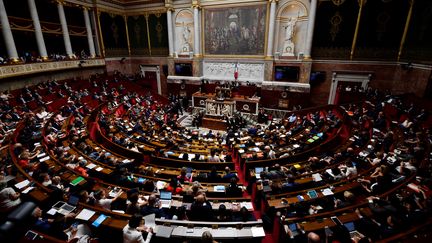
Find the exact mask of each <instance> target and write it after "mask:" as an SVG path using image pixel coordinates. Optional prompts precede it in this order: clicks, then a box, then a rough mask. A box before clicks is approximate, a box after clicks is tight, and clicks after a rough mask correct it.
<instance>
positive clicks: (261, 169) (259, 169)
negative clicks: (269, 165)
mask: <svg viewBox="0 0 432 243" xmlns="http://www.w3.org/2000/svg"><path fill="white" fill-rule="evenodd" d="M262 171H264V168H263V167H256V168H255V177H256V178H257V179H261V175H260V173H261V172H262Z"/></svg>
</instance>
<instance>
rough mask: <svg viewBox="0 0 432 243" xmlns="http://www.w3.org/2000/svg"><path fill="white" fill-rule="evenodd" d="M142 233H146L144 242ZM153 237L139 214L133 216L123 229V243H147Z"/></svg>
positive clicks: (150, 229)
mask: <svg viewBox="0 0 432 243" xmlns="http://www.w3.org/2000/svg"><path fill="white" fill-rule="evenodd" d="M143 232H147V236H146V239H145V240H144V237H143ZM152 236H153V229H152V228H150V227H147V226H145V225H144V219H143V217H142V216H141V215H140V214H134V215H132V217H131V218H130V219H129V223H128V224H127V225H126V226H125V227H124V228H123V243H149V242H150V240H151V238H152Z"/></svg>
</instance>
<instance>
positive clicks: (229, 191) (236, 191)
mask: <svg viewBox="0 0 432 243" xmlns="http://www.w3.org/2000/svg"><path fill="white" fill-rule="evenodd" d="M225 193H226V196H227V197H232V196H239V197H240V196H241V195H242V193H243V191H242V189H241V188H240V187H239V186H238V185H237V178H236V177H232V178H231V180H230V184H229V185H228V186H227V187H226V188H225Z"/></svg>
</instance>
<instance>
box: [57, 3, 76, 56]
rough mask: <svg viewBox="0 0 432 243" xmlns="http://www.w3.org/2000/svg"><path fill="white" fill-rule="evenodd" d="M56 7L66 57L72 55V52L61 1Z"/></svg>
mask: <svg viewBox="0 0 432 243" xmlns="http://www.w3.org/2000/svg"><path fill="white" fill-rule="evenodd" d="M57 9H58V14H59V18H60V24H61V27H62V32H63V40H64V44H65V49H66V55H68V57H72V55H73V52H72V45H71V41H70V38H69V30H68V26H67V22H66V16H65V13H64V9H63V4H62V3H61V2H59V3H58V4H57Z"/></svg>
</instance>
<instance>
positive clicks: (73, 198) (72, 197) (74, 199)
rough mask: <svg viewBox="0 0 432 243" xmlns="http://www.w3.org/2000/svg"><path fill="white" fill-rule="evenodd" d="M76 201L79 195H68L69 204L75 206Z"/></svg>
mask: <svg viewBox="0 0 432 243" xmlns="http://www.w3.org/2000/svg"><path fill="white" fill-rule="evenodd" d="M78 202H79V197H77V196H73V195H72V196H70V197H69V201H68V204H70V205H71V206H77V205H78Z"/></svg>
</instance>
